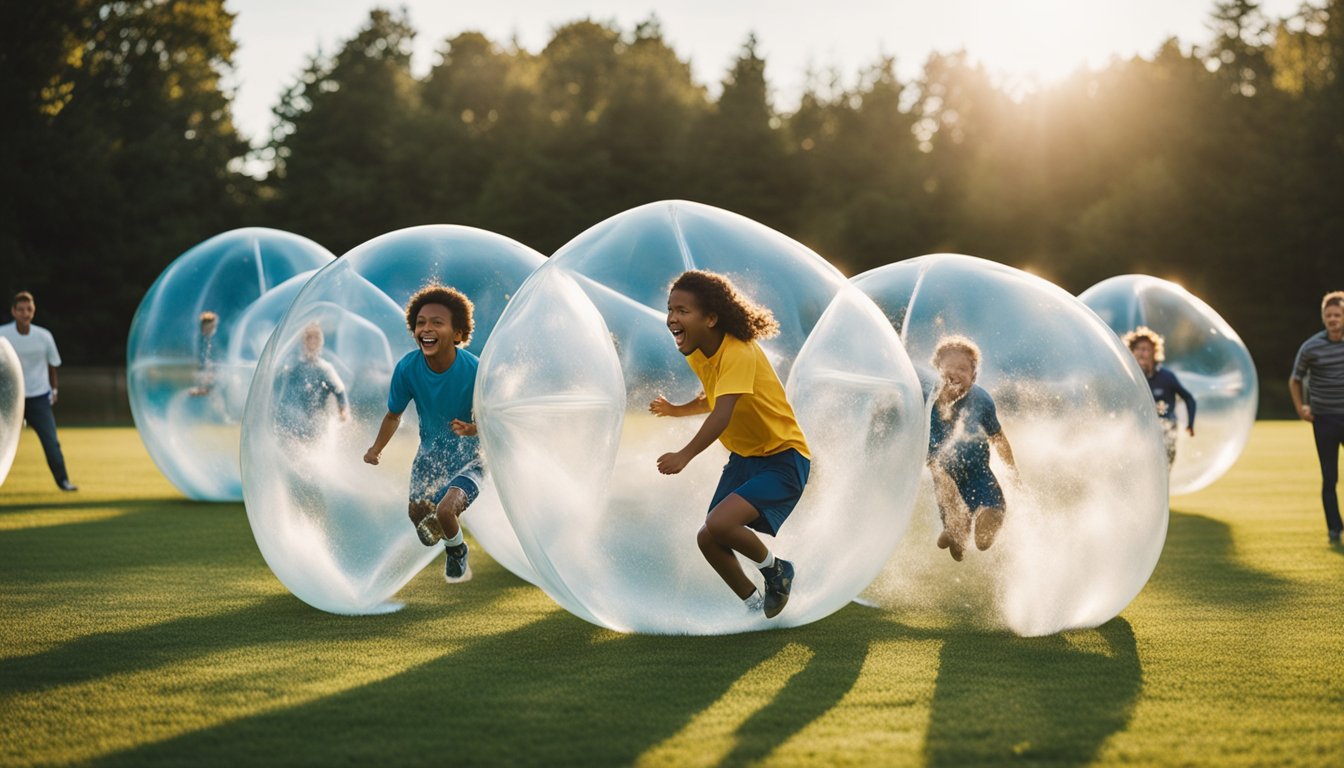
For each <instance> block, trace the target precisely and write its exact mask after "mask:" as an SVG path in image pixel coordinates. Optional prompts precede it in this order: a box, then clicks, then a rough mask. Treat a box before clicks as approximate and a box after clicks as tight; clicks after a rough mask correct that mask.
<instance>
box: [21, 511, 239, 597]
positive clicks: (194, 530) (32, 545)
mask: <svg viewBox="0 0 1344 768" xmlns="http://www.w3.org/2000/svg"><path fill="white" fill-rule="evenodd" d="M78 506H79V507H85V506H87V507H90V508H106V509H114V510H116V511H117V514H115V515H112V516H108V517H96V518H93V519H87V520H73V521H69V522H60V523H57V524H54V525H38V526H34V527H29V528H15V529H11V530H6V531H0V547H3V551H4V552H5V553H6V556H5V557H3V558H0V579H3V581H4V583H5V584H7V585H9V586H12V587H33V588H37V589H41V588H42V587H43V586H47V585H51V586H52V588H55V585H57V584H59V582H61V581H62V580H68V579H74V580H79V581H88V580H90V579H93V580H94V581H95V582H100V581H106V580H107V579H108V578H110V577H112V576H113V575H114V574H115V572H117V571H135V570H140V569H144V568H151V567H168V566H188V567H199V568H217V567H220V566H237V565H240V564H251V563H255V562H257V561H259V560H260V557H261V556H260V553H259V552H258V551H257V547H256V544H255V542H254V541H253V539H252V537H251V535H250V532H249V531H250V529H249V525H248V522H247V513H246V512H245V511H244V510H243V507H242V505H241V504H229V505H219V504H205V503H196V502H190V501H183V500H181V499H161V500H151V501H135V502H131V503H125V502H122V503H117V504H98V503H89V504H87V505H85V504H82V503H81V504H80V505H78ZM54 539H55V540H56V541H57V542H58V543H57V544H56V545H53V540H54Z"/></svg>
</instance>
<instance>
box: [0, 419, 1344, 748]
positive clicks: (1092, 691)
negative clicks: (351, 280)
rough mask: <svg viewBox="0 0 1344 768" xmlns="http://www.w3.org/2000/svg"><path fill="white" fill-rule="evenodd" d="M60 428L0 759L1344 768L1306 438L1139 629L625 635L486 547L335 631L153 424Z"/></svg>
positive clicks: (1244, 475) (1167, 578) (1193, 500)
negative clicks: (154, 453)
mask: <svg viewBox="0 0 1344 768" xmlns="http://www.w3.org/2000/svg"><path fill="white" fill-rule="evenodd" d="M61 437H62V439H63V441H64V444H65V447H66V455H67V458H68V461H69V464H70V466H71V467H72V470H73V474H74V477H75V479H76V480H77V481H78V482H79V483H80V485H81V486H82V489H81V490H80V492H79V493H77V494H61V493H59V492H57V491H56V490H55V487H54V485H53V484H52V482H51V478H50V476H49V475H48V474H47V471H46V466H45V465H44V464H43V462H42V459H41V450H40V448H39V446H38V445H37V441H36V439H35V438H34V437H33V436H32V434H31V433H26V434H25V435H24V437H23V441H22V443H21V445H20V447H19V456H18V458H17V460H16V461H15V465H14V468H13V470H12V471H11V473H10V476H9V478H8V480H7V481H6V482H5V484H4V485H3V486H0V764H4V765H71V764H94V765H184V764H193V765H251V764H308V765H321V766H333V765H367V764H380V765H381V764H386V765H408V764H426V763H434V764H449V765H527V764H540V765H563V764H576V765H577V764H581V765H604V764H637V765H651V766H654V765H667V766H673V765H675V766H685V765H692V766H694V765H720V764H726V765H742V764H752V763H765V764H770V765H827V766H829V765H845V764H853V765H946V766H959V765H967V764H1044V765H1085V764H1097V765H1115V764H1133V765H1187V764H1189V765H1217V766H1225V765H1247V766H1252V765H1254V766H1259V765H1344V552H1342V551H1341V550H1339V549H1331V548H1329V547H1328V546H1326V542H1325V532H1324V530H1323V529H1324V525H1323V523H1322V517H1321V513H1320V510H1319V502H1318V496H1317V488H1318V487H1319V486H1318V484H1319V475H1318V474H1317V470H1316V466H1315V458H1314V454H1313V452H1312V449H1311V438H1310V430H1309V428H1308V427H1307V426H1306V425H1304V424H1299V423H1288V422H1281V423H1277V422H1264V423H1261V424H1258V425H1257V426H1256V428H1255V432H1254V434H1253V436H1252V439H1251V442H1250V445H1249V446H1248V448H1247V450H1246V453H1245V455H1244V456H1243V457H1242V459H1241V461H1240V462H1239V463H1238V465H1237V466H1236V467H1234V468H1233V470H1232V471H1231V472H1230V473H1229V474H1228V475H1227V476H1225V477H1224V478H1223V479H1222V480H1221V481H1220V482H1218V483H1217V484H1215V485H1214V486H1213V487H1212V488H1209V489H1207V490H1205V491H1203V492H1201V493H1199V494H1194V495H1190V496H1183V497H1177V498H1176V499H1175V500H1174V503H1173V509H1172V516H1171V528H1170V533H1169V535H1168V538H1167V544H1166V549H1165V550H1164V552H1163V555H1162V559H1161V562H1160V563H1159V564H1158V567H1157V570H1156V572H1155V573H1154V574H1153V578H1152V580H1151V581H1150V582H1149V583H1148V585H1147V587H1145V588H1144V590H1143V592H1142V593H1140V595H1139V596H1138V598H1137V599H1136V600H1135V601H1134V602H1133V603H1132V604H1131V605H1130V606H1129V607H1128V608H1126V609H1125V611H1124V612H1123V613H1122V614H1121V615H1120V616H1119V617H1118V618H1116V619H1114V620H1113V621H1111V622H1109V623H1107V624H1106V625H1104V626H1102V627H1100V628H1098V629H1094V630H1083V631H1072V632H1066V633H1063V634H1061V635H1056V636H1053V637H1045V638H1035V639H1023V638H1017V637H1012V636H1008V635H1004V634H997V633H988V632H968V631H964V630H953V629H948V630H930V629H915V628H912V627H908V626H904V625H902V624H900V623H898V622H897V621H895V620H894V619H893V618H892V617H891V616H889V615H887V614H884V613H882V612H879V611H874V610H869V609H865V608H861V607H858V606H849V607H847V608H845V609H844V610H841V611H840V612H838V613H837V614H835V615H833V616H831V617H829V618H827V619H825V620H823V621H820V622H817V623H815V624H812V625H810V626H807V627H803V628H799V629H793V630H786V631H779V632H761V633H754V634H748V635H740V636H732V637H717V638H673V637H641V636H625V635H619V634H616V633H613V632H609V631H605V630H602V629H598V628H596V627H593V626H591V625H589V624H586V623H584V622H582V621H580V620H578V619H576V618H573V617H572V616H570V615H569V614H567V613H565V612H564V611H562V610H560V609H558V608H556V607H555V605H554V604H553V603H552V602H551V601H550V600H549V599H548V598H546V597H545V595H543V594H542V593H541V592H540V591H538V590H537V589H535V588H533V587H531V586H529V585H527V584H526V583H525V582H522V581H519V580H518V579H517V578H515V577H513V576H512V575H511V574H509V573H508V572H507V571H505V570H504V569H503V568H501V567H499V566H498V565H496V564H495V563H493V562H491V561H490V560H489V559H488V558H486V557H479V558H477V561H474V565H473V569H474V570H475V571H476V578H475V580H474V581H472V582H471V583H470V584H467V585H464V586H462V587H455V588H448V587H445V586H444V584H443V582H442V581H441V579H440V578H439V575H438V573H437V572H436V569H435V568H432V567H431V568H430V569H427V570H426V571H425V572H424V573H422V574H420V575H419V576H418V577H417V578H416V579H415V580H413V581H412V582H411V583H410V584H409V585H408V586H407V588H406V589H405V590H404V591H403V593H402V595H403V597H404V598H405V599H406V603H407V607H406V608H405V609H404V610H402V611H401V612H399V613H396V614H391V615H387V616H376V617H363V618H351V617H340V616H333V615H328V614H325V613H321V612H319V611H317V610H314V609H312V608H309V607H308V606H307V605H305V604H304V603H302V602H300V601H299V600H297V599H295V598H293V597H292V596H290V595H289V594H288V593H287V592H286V591H285V589H284V588H283V587H282V586H281V585H280V584H279V583H278V582H277V581H276V580H275V578H274V577H273V576H272V575H271V573H270V570H269V569H268V568H267V567H266V565H265V563H264V562H263V561H262V559H261V556H260V554H259V553H258V552H257V549H256V546H255V544H254V543H253V540H252V535H251V532H250V530H249V528H248V524H247V518H246V515H245V513H244V511H243V508H242V505H240V504H198V503H193V502H190V501H186V500H184V499H183V498H182V497H181V496H180V495H179V494H177V493H176V491H174V489H173V488H172V486H170V485H169V484H168V483H167V481H165V480H164V479H163V478H162V477H161V476H160V475H159V474H158V472H157V471H156V470H155V468H154V466H153V464H152V463H151V462H150V460H149V458H148V456H147V455H146V454H145V452H144V449H143V448H142V447H141V445H140V442H139V440H138V438H137V437H136V435H135V432H134V431H133V430H130V429H65V430H62V433H61Z"/></svg>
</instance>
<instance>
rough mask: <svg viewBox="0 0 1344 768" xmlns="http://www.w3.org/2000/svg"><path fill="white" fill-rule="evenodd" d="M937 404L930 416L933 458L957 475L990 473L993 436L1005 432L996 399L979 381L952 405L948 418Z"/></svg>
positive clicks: (930, 447)
mask: <svg viewBox="0 0 1344 768" xmlns="http://www.w3.org/2000/svg"><path fill="white" fill-rule="evenodd" d="M941 410H942V409H941V408H939V407H938V405H937V404H936V403H935V404H934V406H933V413H932V414H931V415H930V416H929V459H930V460H932V461H934V462H936V463H937V464H938V466H940V467H942V468H943V469H945V470H947V472H948V474H950V475H952V476H953V477H958V476H961V477H967V476H970V475H972V474H977V473H980V472H989V438H990V437H991V436H993V435H997V434H999V433H1000V432H1002V431H1003V427H1002V426H1000V425H999V417H998V412H997V410H996V409H995V408H994V398H992V397H990V396H989V393H988V392H986V391H985V390H984V389H983V388H981V387H980V385H978V384H972V385H971V388H970V390H969V391H968V392H967V393H966V394H965V395H963V396H962V397H961V399H959V400H957V401H956V402H955V403H953V404H952V408H951V409H950V410H951V413H950V416H951V418H948V419H946V420H944V419H943V415H942V413H941V412H940V411H941Z"/></svg>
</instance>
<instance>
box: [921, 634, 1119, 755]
mask: <svg viewBox="0 0 1344 768" xmlns="http://www.w3.org/2000/svg"><path fill="white" fill-rule="evenodd" d="M1092 633H1096V635H1092V636H1091V637H1089V635H1091V634H1092ZM1097 636H1099V637H1097ZM1069 638H1081V639H1084V640H1095V641H1096V642H1093V643H1086V644H1076V643H1073V642H1070V639H1069ZM1141 687H1142V669H1141V666H1140V663H1139V656H1138V650H1137V647H1136V644H1135V641H1134V631H1133V629H1132V628H1131V627H1130V625H1129V622H1127V621H1125V620H1124V619H1121V618H1116V619H1112V620H1111V621H1109V622H1107V623H1106V624H1104V625H1102V626H1101V627H1100V628H1098V629H1096V630H1090V631H1079V630H1074V631H1071V632H1069V633H1066V634H1065V635H1054V636H1050V637H1038V638H1021V637H1010V636H1004V635H994V634H967V633H952V634H949V635H947V638H946V640H945V641H944V643H943V650H942V655H941V658H940V664H939V668H938V680H937V684H936V688H935V690H934V694H933V704H932V708H931V712H930V723H929V729H928V732H927V735H926V737H925V758H926V760H927V762H928V764H929V765H933V766H961V765H984V764H987V763H989V764H995V763H1003V762H1011V761H1016V760H1022V761H1027V762H1047V763H1050V764H1055V765H1083V764H1086V763H1089V762H1091V761H1092V760H1093V759H1094V758H1095V757H1096V754H1097V751H1098V750H1099V749H1100V748H1101V745H1102V744H1103V743H1105V741H1106V739H1108V738H1109V737H1110V736H1111V734H1113V733H1116V732H1118V731H1121V730H1123V729H1124V728H1125V727H1126V725H1127V724H1128V722H1129V719H1130V716H1131V714H1132V713H1133V710H1134V704H1135V702H1136V701H1137V699H1138V696H1139V690H1140V688H1141Z"/></svg>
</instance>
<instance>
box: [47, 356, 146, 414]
mask: <svg viewBox="0 0 1344 768" xmlns="http://www.w3.org/2000/svg"><path fill="white" fill-rule="evenodd" d="M58 376H59V379H58V382H59V384H60V394H59V396H58V398H59V399H58V400H57V402H56V421H57V423H59V424H62V425H65V426H73V425H75V424H96V425H103V424H131V423H133V420H132V418H131V401H130V398H129V397H128V396H127V394H126V368H125V367H124V366H116V367H108V368H79V367H72V366H68V365H63V366H61V367H60V369H59V370H58Z"/></svg>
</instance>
